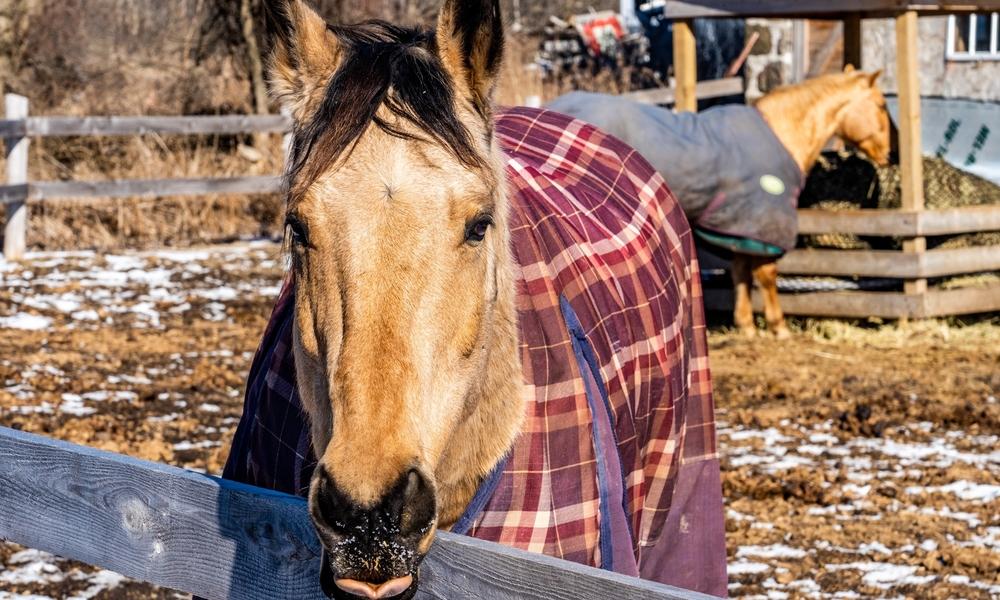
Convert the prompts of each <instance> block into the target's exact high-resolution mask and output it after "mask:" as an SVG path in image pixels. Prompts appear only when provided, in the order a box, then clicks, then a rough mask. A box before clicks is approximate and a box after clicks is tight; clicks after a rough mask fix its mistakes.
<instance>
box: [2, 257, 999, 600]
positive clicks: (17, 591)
mask: <svg viewBox="0 0 1000 600" xmlns="http://www.w3.org/2000/svg"><path fill="white" fill-rule="evenodd" d="M283 264H284V263H283V260H282V258H281V255H280V251H279V249H278V247H277V246H276V245H273V244H268V243H255V244H249V245H248V244H238V245H230V246H225V247H213V248H205V249H195V250H184V251H159V252H147V253H132V254H126V255H104V256H96V255H94V254H91V253H85V252H84V253H62V254H60V253H45V254H36V255H33V256H32V257H31V258H30V259H29V260H28V261H27V262H25V263H24V264H22V265H16V264H10V263H2V262H0V425H5V426H9V427H17V428H20V429H23V430H26V431H32V432H37V433H42V434H45V435H49V436H52V437H57V438H60V439H65V440H69V441H72V442H77V443H82V444H88V445H92V446H96V447H100V448H105V449H108V450H113V451H117V452H123V453H127V454H131V455H134V456H137V457H140V458H145V459H150V460H156V461H162V462H167V463H172V464H176V465H179V466H183V467H186V468H189V469H197V470H201V471H205V472H210V473H217V472H219V471H220V469H221V467H222V464H223V462H224V461H225V457H226V452H227V446H228V441H229V439H230V436H231V435H232V431H233V429H234V427H235V425H236V422H237V419H238V418H239V415H240V413H241V407H242V397H241V396H242V384H243V378H244V377H245V374H246V371H247V369H248V368H249V363H250V360H251V358H252V353H253V351H254V349H255V346H256V343H257V340H258V337H259V336H260V334H261V332H262V330H263V327H264V324H265V320H266V317H267V314H268V311H269V309H270V304H271V302H272V300H273V298H274V295H275V294H276V293H277V289H278V285H279V283H280V278H281V274H282V269H283ZM710 345H711V352H712V356H711V360H712V368H713V375H714V378H715V389H716V399H717V404H718V412H719V425H720V452H721V455H722V463H723V470H724V473H723V485H724V488H725V489H724V492H725V497H726V502H727V531H728V540H729V563H730V593H731V595H733V596H746V597H752V596H760V597H772V598H786V597H788V598H798V597H846V598H851V597H854V598H857V597H870V596H876V597H932V598H948V597H963V598H989V597H998V596H1000V578H998V572H1000V444H998V441H1000V400H998V398H1000V322H996V321H990V320H989V319H985V320H984V319H981V320H979V321H977V322H976V323H975V324H973V325H968V326H957V325H956V324H954V323H952V324H949V323H945V322H929V323H917V324H911V325H910V326H908V327H905V328H899V327H896V326H885V327H878V326H873V325H866V326H860V327H859V326H849V325H844V324H842V323H839V322H835V321H815V322H809V323H802V324H799V326H798V327H797V331H796V333H795V334H794V335H793V337H792V339H790V340H783V341H778V340H774V339H771V338H768V337H761V338H758V339H754V340H747V339H745V338H743V337H741V336H739V335H737V334H735V333H731V332H729V331H728V330H727V329H726V328H724V327H717V328H714V329H713V330H712V333H711V338H710ZM174 595H175V594H173V593H172V592H170V591H167V590H159V589H155V588H152V587H150V586H147V585H144V584H140V583H135V582H130V581H128V580H125V579H123V578H121V577H119V576H117V575H115V574H113V573H110V572H107V571H101V570H98V569H95V568H92V567H88V566H85V565H79V564H76V563H73V562H71V561H63V560H61V559H58V558H55V557H52V556H50V555H46V554H44V553H39V552H36V551H33V550H25V549H23V548H18V547H16V546H13V545H10V544H2V543H0V600H7V599H11V600H13V599H22V600H26V599H32V600H35V599H40V598H149V597H155V598H161V597H173V596H174Z"/></svg>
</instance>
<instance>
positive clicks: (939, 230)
mask: <svg viewBox="0 0 1000 600" xmlns="http://www.w3.org/2000/svg"><path fill="white" fill-rule="evenodd" d="M798 217H799V233H807V234H808V233H854V234H857V235H877V236H904V237H919V236H929V235H950V234H956V233H968V232H972V231H994V230H1000V206H966V207H962V208H949V209H941V210H922V211H914V210H882V209H874V208H872V209H857V210H819V209H814V208H804V209H801V210H799V211H798Z"/></svg>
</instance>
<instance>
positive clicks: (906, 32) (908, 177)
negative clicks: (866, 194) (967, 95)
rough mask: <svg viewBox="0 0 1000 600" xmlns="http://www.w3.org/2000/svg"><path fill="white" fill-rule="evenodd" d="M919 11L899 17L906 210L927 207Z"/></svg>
mask: <svg viewBox="0 0 1000 600" xmlns="http://www.w3.org/2000/svg"><path fill="white" fill-rule="evenodd" d="M917 69H918V61H917V13H916V12H915V11H912V10H911V11H907V12H904V13H902V14H900V15H899V16H897V17H896V71H897V86H898V89H899V172H900V180H901V181H900V183H901V187H902V196H903V202H902V203H903V206H902V208H903V210H914V211H922V210H924V169H923V153H922V150H921V142H920V79H919V75H918V72H917ZM926 250H927V240H926V238H924V237H915V238H912V239H908V240H904V241H903V251H904V252H907V253H916V254H918V255H919V254H922V253H923V252H924V251H926ZM904 290H905V291H906V293H907V294H925V293H926V292H927V280H926V279H913V280H909V281H907V282H906V283H905V284H904Z"/></svg>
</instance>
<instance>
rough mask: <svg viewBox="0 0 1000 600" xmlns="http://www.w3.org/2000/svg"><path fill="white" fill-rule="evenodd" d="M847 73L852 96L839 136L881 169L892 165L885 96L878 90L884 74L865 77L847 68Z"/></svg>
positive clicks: (868, 74)
mask: <svg viewBox="0 0 1000 600" xmlns="http://www.w3.org/2000/svg"><path fill="white" fill-rule="evenodd" d="M845 73H847V74H848V75H850V76H852V83H853V85H852V86H851V90H853V95H852V96H851V98H850V99H849V101H848V103H847V104H846V106H845V107H844V110H843V113H842V118H841V121H840V125H839V127H838V129H837V135H838V136H840V138H841V139H843V140H844V141H845V142H848V143H850V144H853V145H854V146H857V148H858V149H860V150H861V151H862V152H864V154H865V155H866V156H867V157H868V158H870V159H871V160H872V161H873V162H875V163H876V164H878V165H879V166H885V165H887V164H889V152H890V148H891V135H890V122H889V113H888V111H886V108H885V96H884V95H883V94H882V90H881V89H880V88H879V86H878V78H879V76H881V75H882V71H881V70H879V71H875V72H874V73H865V72H861V71H855V70H854V68H853V67H851V66H850V65H848V67H847V68H846V69H845Z"/></svg>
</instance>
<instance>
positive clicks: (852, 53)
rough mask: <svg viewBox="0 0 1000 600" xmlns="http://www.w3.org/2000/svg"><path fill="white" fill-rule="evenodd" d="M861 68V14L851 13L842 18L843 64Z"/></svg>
mask: <svg viewBox="0 0 1000 600" xmlns="http://www.w3.org/2000/svg"><path fill="white" fill-rule="evenodd" d="M847 65H854V68H855V69H858V70H861V14H859V13H852V14H850V15H848V16H847V17H846V18H845V19H844V66H845V67H846V66H847Z"/></svg>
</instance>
